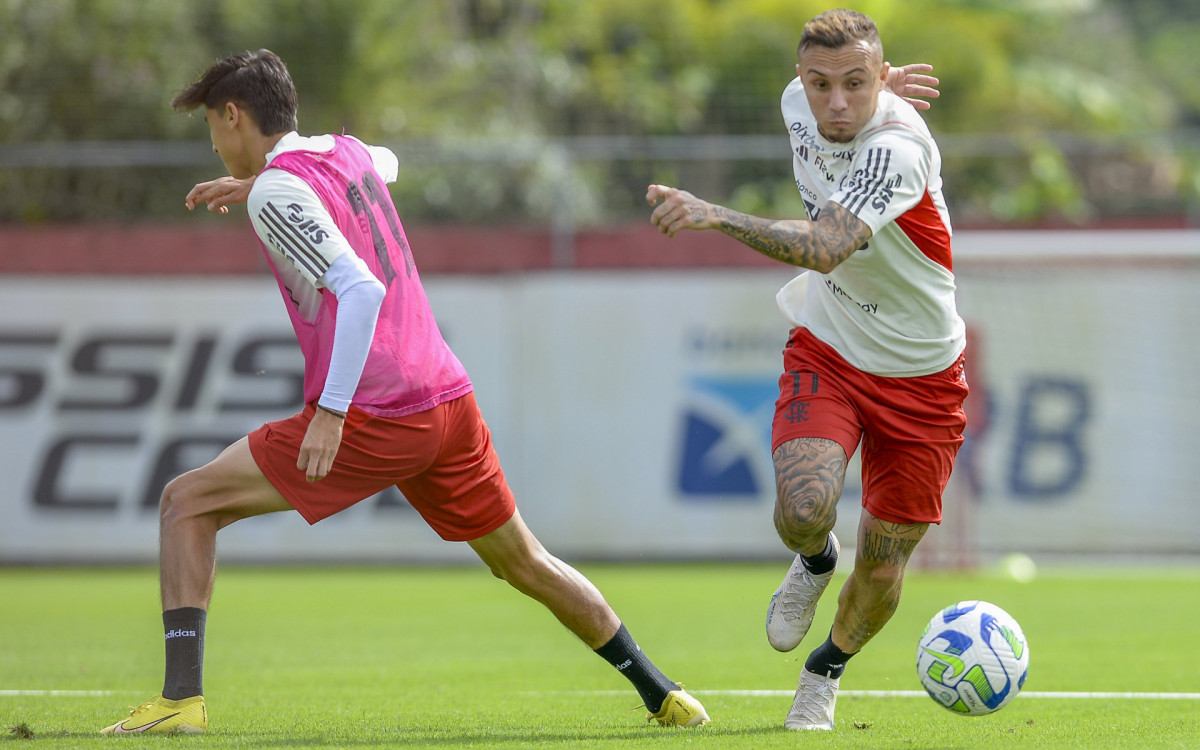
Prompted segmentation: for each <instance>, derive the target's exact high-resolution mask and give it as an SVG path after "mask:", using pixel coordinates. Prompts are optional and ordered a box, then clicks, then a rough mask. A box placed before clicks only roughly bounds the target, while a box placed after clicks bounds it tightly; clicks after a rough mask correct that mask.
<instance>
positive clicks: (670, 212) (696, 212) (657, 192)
mask: <svg viewBox="0 0 1200 750" xmlns="http://www.w3.org/2000/svg"><path fill="white" fill-rule="evenodd" d="M646 202H647V203H649V204H650V205H651V206H653V207H654V213H652V214H650V223H651V224H653V225H654V226H656V227H658V229H659V231H661V232H662V233H663V234H666V235H669V236H671V237H674V236H675V233H676V232H679V231H680V230H683V229H712V228H713V227H714V226H716V224H715V223H714V221H713V218H712V211H711V209H712V204H710V203H707V202H706V201H702V200H700V199H699V198H697V197H696V196H694V195H692V194H691V193H689V192H687V191H685V190H679V189H678V188H673V187H667V186H666V185H651V186H650V187H649V188H647V189H646Z"/></svg>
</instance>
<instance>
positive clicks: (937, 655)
mask: <svg viewBox="0 0 1200 750" xmlns="http://www.w3.org/2000/svg"><path fill="white" fill-rule="evenodd" d="M1028 674H1029V644H1028V643H1026V642H1025V634H1024V633H1022V632H1021V626H1020V625H1018V624H1017V621H1016V620H1014V619H1013V618H1012V617H1010V616H1009V614H1008V613H1007V612H1005V611H1004V610H1002V609H1000V608H999V607H997V606H996V605H995V604H988V603H987V602H959V603H958V604H952V605H951V606H949V607H946V608H945V609H943V610H942V611H941V612H938V613H937V614H936V615H934V616H933V619H932V620H930V621H929V625H928V626H926V628H925V632H924V634H922V635H921V642H920V644H918V645H917V676H918V677H920V678H921V684H922V685H923V686H924V687H925V692H927V693H929V696H930V697H931V698H933V699H934V700H935V701H937V703H938V705H940V706H942V707H943V708H946V709H949V710H950V711H953V712H955V713H958V714H962V715H964V716H983V715H984V714H990V713H992V712H993V711H999V710H1000V709H1001V708H1004V706H1006V705H1008V702H1009V701H1011V700H1012V699H1013V698H1015V697H1016V695H1017V693H1019V692H1020V691H1021V688H1022V687H1023V686H1024V685H1025V677H1026V675H1028Z"/></svg>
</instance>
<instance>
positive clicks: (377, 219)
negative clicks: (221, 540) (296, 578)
mask: <svg viewBox="0 0 1200 750" xmlns="http://www.w3.org/2000/svg"><path fill="white" fill-rule="evenodd" d="M173 106H174V107H175V108H176V109H182V110H187V111H191V110H194V109H197V108H199V107H203V108H204V112H205V120H206V122H207V123H208V126H209V131H210V134H211V136H212V143H213V150H214V151H215V152H216V153H217V154H218V155H219V156H220V157H221V160H222V161H223V162H224V163H225V166H226V168H227V169H228V170H229V173H230V175H231V177H226V178H222V179H220V180H214V181H212V182H208V183H201V184H200V185H197V186H196V187H195V188H193V189H192V191H191V192H190V193H189V194H188V196H187V199H186V203H187V206H188V208H189V209H190V208H194V207H195V206H196V205H197V204H200V203H207V204H208V206H209V208H210V210H220V211H224V210H225V209H224V206H225V205H226V204H228V203H232V202H241V201H245V202H246V203H247V208H248V211H249V214H250V219H251V222H252V223H253V225H254V231H255V233H256V234H257V235H258V238H259V240H260V241H261V243H262V249H263V252H264V254H265V255H266V258H267V261H268V263H269V264H270V267H271V270H272V271H273V272H274V274H275V278H276V279H277V281H278V283H279V291H280V293H281V294H282V296H283V300H284V303H285V305H286V307H287V311H288V315H289V317H290V318H291V321H292V325H293V327H294V328H295V331H296V337H297V339H298V340H299V343H300V349H301V351H302V352H303V354H304V401H305V404H306V405H305V407H304V409H303V410H302V411H301V412H300V413H299V414H296V415H295V416H292V417H290V418H288V419H283V420H280V421H278V422H271V423H269V424H265V425H263V426H262V427H261V428H259V429H257V430H255V431H254V432H252V433H251V434H250V435H248V436H247V437H245V438H242V439H241V440H239V441H238V442H236V443H234V444H233V445H231V446H229V447H228V448H227V449H225V451H224V452H222V453H221V454H220V455H219V456H218V457H217V458H215V459H214V460H213V461H211V462H210V463H208V464H207V465H205V466H203V467H201V468H199V469H195V470H193V471H190V472H187V473H186V474H184V475H182V476H180V477H178V478H176V479H175V480H173V481H171V482H170V483H169V484H168V485H167V487H166V489H165V490H164V491H163V495H162V500H161V547H160V575H161V582H162V605H163V625H164V632H165V635H166V674H165V678H164V681H163V690H162V694H161V695H159V696H156V697H154V698H151V699H150V700H148V701H146V702H145V703H143V704H141V705H140V706H138V707H137V708H135V709H133V711H132V712H131V714H130V716H129V717H128V718H126V719H124V720H122V721H119V722H117V723H116V724H113V725H112V726H109V727H107V728H105V729H104V730H103V731H104V732H105V733H107V734H128V733H137V732H186V733H199V732H204V731H206V730H207V728H208V714H207V709H206V707H205V704H204V694H203V685H202V672H203V653H204V626H205V620H206V617H207V610H208V605H209V599H210V597H211V594H212V588H213V579H214V576H215V571H216V536H217V532H218V531H219V530H220V529H222V528H224V527H226V526H228V525H229V524H231V523H233V522H235V521H239V520H241V519H244V518H248V517H250V516H257V515H261V514H264V513H274V512H279V511H290V510H295V511H297V512H299V513H300V514H301V515H302V516H303V517H304V518H305V520H307V521H308V522H309V523H317V522H318V521H320V520H322V519H324V518H327V517H329V516H331V515H333V514H335V513H338V512H340V511H342V510H345V509H346V508H348V507H350V506H351V505H354V504H355V503H357V502H359V501H360V500H363V499H365V498H368V497H371V496H372V495H374V494H376V493H378V492H380V491H382V490H384V489H386V488H388V487H391V486H396V487H398V488H399V489H400V490H401V491H402V492H403V493H404V496H405V497H406V498H407V499H408V501H409V502H410V503H411V504H412V506H413V507H414V508H416V509H417V511H419V512H420V513H421V515H422V516H423V517H424V519H425V521H426V522H427V523H428V524H429V525H430V526H431V527H432V528H433V529H434V530H435V531H436V532H437V533H438V534H439V535H440V536H441V537H442V538H443V539H447V540H451V541H464V542H466V543H468V544H469V545H470V546H471V547H472V549H474V550H475V552H476V553H477V554H478V555H479V557H480V558H481V559H482V560H483V561H484V562H485V563H486V564H487V565H488V566H489V567H490V568H491V570H492V572H493V573H494V574H495V575H496V576H497V577H499V578H502V579H504V580H505V581H507V582H508V583H509V584H511V585H512V586H513V587H514V588H516V589H517V590H518V591H521V592H522V593H524V594H526V595H528V596H530V597H532V598H534V599H536V600H537V601H539V602H541V603H542V604H544V605H545V606H546V607H547V608H548V609H549V610H550V611H551V612H552V613H553V614H554V615H555V616H556V617H557V618H558V619H559V620H560V621H561V622H562V623H563V625H565V626H566V627H567V628H568V629H570V630H571V631H572V632H573V633H575V634H576V635H577V636H578V637H579V638H580V639H581V640H582V641H583V642H584V643H585V644H587V645H588V646H589V647H590V648H592V649H594V650H595V651H596V653H597V654H599V655H600V656H601V657H603V658H604V659H605V660H607V661H608V662H609V663H610V664H612V665H613V666H614V667H616V668H617V669H618V670H620V671H621V673H622V674H623V675H625V676H626V677H627V678H628V679H629V680H630V682H631V683H633V686H634V688H635V689H636V690H637V692H638V694H639V695H640V697H641V699H642V701H643V702H644V703H645V705H646V707H647V708H648V709H649V711H650V717H649V718H650V719H653V720H656V721H658V723H659V724H662V725H666V726H699V725H702V724H704V723H705V722H707V721H708V714H707V713H705V710H704V707H703V706H702V705H701V704H700V702H699V701H697V700H696V699H695V698H693V697H692V696H691V695H689V694H688V693H687V692H686V691H684V690H683V689H682V688H681V687H680V686H679V685H678V684H676V683H674V682H672V681H671V680H669V679H668V678H667V677H666V676H665V675H664V674H663V673H662V672H661V671H659V670H658V668H657V667H655V665H654V664H653V663H652V662H651V661H650V660H649V658H647V657H646V655H645V654H644V653H642V651H641V649H640V648H639V647H638V645H637V643H636V642H634V640H633V638H632V637H631V636H630V634H629V631H628V630H626V628H625V626H624V625H623V624H622V623H621V621H620V619H619V618H618V617H617V615H616V614H615V613H614V612H613V610H612V608H611V607H610V606H609V605H608V603H607V602H606V601H605V599H604V597H603V595H601V593H600V592H599V591H598V590H597V589H596V587H595V586H594V585H592V583H591V582H590V581H588V580H587V579H586V578H585V577H584V576H583V575H581V574H580V573H579V572H578V571H576V570H575V569H573V568H571V567H570V566H569V565H567V564H565V563H564V562H562V561H561V560H558V559H557V558H555V557H554V556H552V555H551V554H550V553H548V552H547V551H546V550H545V548H543V547H542V545H541V544H540V543H539V542H538V540H537V539H536V538H535V537H534V536H533V534H532V533H531V532H530V531H529V529H528V528H527V527H526V525H525V523H524V522H523V521H522V520H521V516H520V514H519V513H518V512H517V509H516V504H515V502H514V499H513V494H512V492H511V491H510V489H509V487H508V484H507V482H506V481H505V478H504V473H503V472H502V471H501V468H500V464H499V461H498V460H497V457H496V453H495V451H494V450H493V448H492V444H491V438H490V434H489V431H488V428H487V425H486V424H485V423H484V421H483V418H482V417H481V415H480V413H479V409H478V408H477V406H476V404H475V399H474V396H473V393H472V385H471V381H470V379H469V378H468V377H467V373H466V371H465V370H464V369H463V366H462V365H461V364H460V363H459V361H458V359H457V358H456V357H455V356H454V353H453V352H451V351H450V348H449V347H448V346H447V345H446V342H445V341H444V340H443V339H442V336H441V334H440V333H439V331H438V327H437V324H436V323H435V322H434V318H433V314H432V312H431V311H430V307H429V303H428V301H427V300H426V297H425V292H424V289H423V288H422V286H421V280H420V276H419V275H418V273H417V268H416V265H415V264H414V262H413V256H412V252H411V251H410V248H409V245H408V241H407V239H406V238H405V234H404V229H403V227H402V226H401V224H400V220H399V218H398V217H397V215H396V209H395V207H394V206H393V204H392V199H391V196H390V195H389V194H388V191H387V188H386V187H385V184H386V183H389V182H394V181H395V180H396V178H397V172H398V168H399V165H398V163H397V159H396V156H395V155H394V154H393V153H392V152H391V151H390V150H388V149H386V148H382V147H379V146H367V145H365V144H363V143H362V142H360V141H358V140H356V139H354V138H352V137H349V136H342V135H322V136H316V137H304V136H301V135H299V134H298V133H297V132H296V110H297V101H296V91H295V88H294V86H293V84H292V79H291V77H290V75H289V73H288V71H287V67H286V66H285V65H284V63H283V61H282V60H280V59H279V57H278V56H276V55H275V54H274V53H272V52H270V51H268V50H259V51H258V52H246V53H243V54H239V55H234V56H231V57H227V58H225V59H222V60H219V61H217V62H216V63H214V64H213V65H212V66H210V67H209V68H208V69H207V70H206V71H205V72H204V73H203V74H202V75H201V76H200V78H199V79H198V80H197V81H196V82H195V83H193V84H191V85H190V86H188V87H187V88H185V89H184V90H183V91H182V92H181V93H180V94H179V95H178V96H177V97H175V100H174V102H173Z"/></svg>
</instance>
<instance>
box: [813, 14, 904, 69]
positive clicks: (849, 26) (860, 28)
mask: <svg viewBox="0 0 1200 750" xmlns="http://www.w3.org/2000/svg"><path fill="white" fill-rule="evenodd" d="M859 41H864V42H867V43H868V44H870V45H871V46H872V47H874V48H875V49H876V50H878V51H879V59H880V60H881V61H882V60H883V42H882V41H880V39H879V29H877V28H875V22H874V21H872V20H871V19H870V17H868V16H864V15H863V14H862V13H859V12H857V11H853V10H845V9H839V10H827V11H825V12H824V13H822V14H821V15H819V16H817V17H816V18H814V19H813V20H811V21H809V22H808V23H806V24H804V32H803V33H802V34H801V35H800V46H799V47H797V48H796V53H797V54H800V53H803V52H804V50H806V49H808V48H809V47H827V48H829V49H837V48H838V47H843V46H845V45H847V44H850V43H851V42H859Z"/></svg>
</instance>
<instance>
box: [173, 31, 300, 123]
mask: <svg viewBox="0 0 1200 750" xmlns="http://www.w3.org/2000/svg"><path fill="white" fill-rule="evenodd" d="M227 102H233V103H234V104H237V105H238V106H239V107H241V108H242V109H245V110H246V111H247V112H249V113H250V116H251V117H252V118H254V122H255V123H257V124H258V129H259V130H261V131H262V133H263V135H275V134H276V133H287V132H289V131H292V130H295V129H296V109H297V106H298V105H297V100H296V87H295V85H294V84H293V83H292V76H291V75H290V74H289V73H288V69H287V65H285V64H284V62H283V60H282V59H280V57H279V55H276V54H275V53H274V52H272V51H271V50H269V49H260V50H259V51H257V52H248V51H247V52H242V53H241V54H237V55H230V56H229V57H225V58H222V59H220V60H217V61H216V62H215V63H213V64H212V65H210V66H208V69H207V70H205V71H204V73H203V74H201V75H200V77H199V78H198V79H197V80H196V82H195V83H193V84H191V85H190V86H188V87H187V88H185V89H184V90H183V91H180V92H179V94H177V95H176V96H175V98H174V99H173V100H172V101H171V106H172V107H173V108H174V109H182V110H185V111H188V112H191V111H192V110H193V109H196V108H197V107H199V106H201V105H203V106H204V107H206V108H208V109H218V108H221V107H223V106H225V104H226V103H227Z"/></svg>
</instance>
